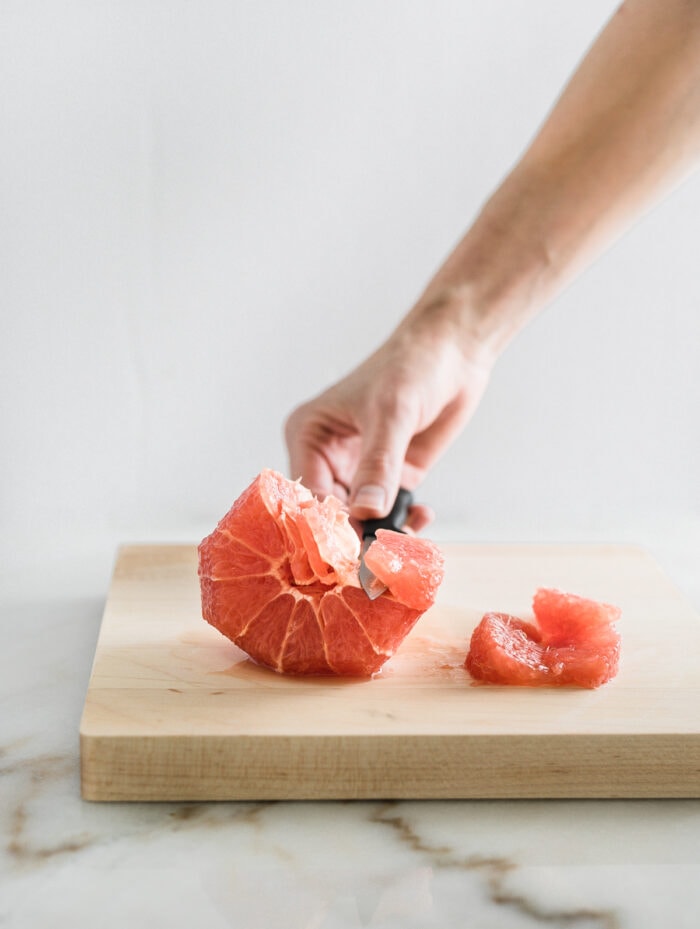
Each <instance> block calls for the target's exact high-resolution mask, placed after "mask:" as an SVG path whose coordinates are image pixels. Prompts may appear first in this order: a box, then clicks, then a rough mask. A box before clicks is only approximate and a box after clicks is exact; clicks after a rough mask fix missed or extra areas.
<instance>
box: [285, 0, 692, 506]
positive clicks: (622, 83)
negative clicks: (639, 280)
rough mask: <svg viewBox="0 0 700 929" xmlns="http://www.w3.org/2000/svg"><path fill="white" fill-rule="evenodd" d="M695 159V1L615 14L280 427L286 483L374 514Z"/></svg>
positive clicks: (415, 474)
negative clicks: (421, 265) (436, 243)
mask: <svg viewBox="0 0 700 929" xmlns="http://www.w3.org/2000/svg"><path fill="white" fill-rule="evenodd" d="M699 156H700V0H629V2H626V3H624V4H622V6H621V7H620V8H619V9H618V11H617V12H616V13H615V15H614V16H613V18H612V19H611V21H610V22H609V23H608V25H607V26H606V28H605V29H604V30H603V32H602V33H601V35H600V36H599V37H598V39H597V40H596V42H595V43H594V44H593V46H592V47H591V49H590V51H589V52H588V54H587V55H586V57H585V58H584V60H583V61H582V63H581V65H580V66H579V68H578V69H577V71H576V72H575V74H574V76H573V77H572V79H571V81H570V82H569V84H568V86H567V87H566V88H565V90H564V92H563V94H562V96H561V97H560V99H559V100H558V101H557V103H556V105H555V107H554V109H553V110H552V112H551V113H550V115H549V116H548V117H547V119H546V121H545V123H544V125H543V126H542V128H541V129H540V131H539V132H538V134H537V135H536V137H535V139H534V140H533V142H532V144H531V145H530V146H529V147H528V149H527V150H526V152H525V153H524V155H523V156H522V158H521V159H520V160H519V162H518V163H517V164H516V165H515V167H514V168H513V170H512V171H511V172H510V174H509V175H508V176H507V177H506V179H505V180H504V182H503V183H502V184H501V185H500V187H499V188H498V189H497V190H496V191H495V193H494V194H493V195H492V197H491V198H490V199H489V200H488V202H487V203H486V205H485V206H484V208H483V210H482V211H481V213H480V215H479V216H478V217H477V219H476V221H475V223H474V224H473V225H472V227H471V228H470V229H469V230H468V232H467V233H466V235H465V236H464V238H463V239H462V240H461V242H459V244H458V245H457V247H456V249H455V250H454V251H453V253H452V254H451V255H450V256H449V258H448V259H447V261H446V262H445V264H444V265H443V266H442V267H441V268H440V270H439V271H438V273H437V274H436V275H435V277H434V278H433V280H432V281H431V282H430V283H429V285H428V287H427V288H426V290H425V292H424V293H423V295H422V296H421V298H420V299H419V300H418V302H417V303H416V305H415V306H414V308H413V309H412V310H411V312H410V313H409V314H408V315H407V316H406V317H405V318H404V319H403V320H402V322H401V323H400V324H399V326H398V327H397V329H396V330H395V331H394V333H393V334H392V335H391V336H390V337H389V339H388V340H387V341H386V342H385V343H384V344H383V345H382V346H380V348H379V349H378V350H377V351H376V352H375V353H374V354H373V355H372V356H371V357H370V358H369V359H367V361H365V362H364V363H363V364H362V365H360V366H359V368H357V369H356V370H355V371H353V372H352V373H351V374H350V375H348V377H347V378H344V379H343V380H342V381H340V382H339V383H338V384H335V385H333V387H331V388H329V389H328V390H327V391H324V392H323V393H322V394H321V395H320V396H319V397H317V398H315V399H314V400H312V401H310V403H307V404H304V405H302V406H301V407H299V408H298V409H297V410H295V411H294V413H292V415H291V416H290V418H289V420H288V422H287V429H286V435H287V443H288V447H289V453H290V466H291V471H292V473H293V475H294V476H302V478H303V479H304V480H305V482H306V483H307V484H308V485H309V486H310V487H311V488H312V489H313V490H314V491H316V492H317V493H320V494H325V493H329V492H335V493H338V494H339V495H340V496H341V497H342V496H345V497H346V498H347V499H348V500H349V502H350V504H351V512H352V514H353V515H354V516H356V517H357V518H366V517H368V516H373V515H379V514H380V513H383V512H386V511H387V510H388V508H389V507H390V505H391V502H392V499H393V496H394V495H395V493H396V489H397V488H398V486H399V483H403V484H405V485H407V486H409V487H413V486H415V485H417V484H418V483H419V482H420V480H421V478H422V477H423V476H424V475H425V473H426V471H427V470H428V469H429V468H430V466H431V465H432V464H433V463H434V461H435V460H436V459H437V458H438V457H439V456H440V455H441V454H442V452H443V451H444V450H445V448H446V447H447V446H448V445H449V443H450V442H451V441H452V440H453V439H454V438H455V436H456V435H457V434H458V432H459V431H460V430H461V429H462V428H463V426H464V424H465V423H466V422H467V420H468V419H469V416H470V415H471V414H472V413H473V411H474V410H475V408H476V406H477V404H478V402H479V399H480V397H481V395H482V393H483V390H484V389H485V387H486V384H487V382H488V377H489V374H490V371H491V368H492V367H493V364H494V363H495V361H496V359H497V358H498V356H499V354H500V353H501V352H502V350H503V349H504V348H505V346H506V345H507V344H508V342H509V341H510V340H511V339H512V338H513V337H514V336H515V335H516V334H517V332H518V331H520V329H521V328H522V327H523V326H524V325H525V324H526V323H527V321H528V320H529V319H531V318H532V316H534V315H535V314H536V313H538V312H539V311H540V310H541V309H542V308H543V307H544V306H546V305H547V303H549V302H550V301H551V300H552V299H553V298H554V297H555V296H556V295H557V294H558V293H559V292H560V291H561V290H562V289H563V288H564V287H565V286H566V285H567V284H568V283H569V282H570V281H571V280H572V279H573V278H574V277H575V276H576V274H577V273H579V272H580V271H581V270H582V269H583V268H585V267H586V266H587V265H588V264H590V262H591V261H592V260H594V258H595V257H596V256H597V255H598V254H599V253H600V252H601V251H603V250H604V249H605V248H606V247H607V246H609V245H610V244H611V243H612V242H613V241H614V240H615V239H616V238H617V237H618V236H619V235H621V234H622V233H623V232H624V231H625V230H626V229H627V228H628V227H629V226H630V225H631V224H632V223H633V222H634V221H635V220H637V219H638V218H639V217H640V216H641V215H642V214H643V213H644V212H645V211H646V210H647V209H648V208H649V207H651V206H652V205H653V204H654V203H656V202H657V201H658V200H659V199H660V198H661V197H662V196H663V195H664V194H665V193H666V192H667V191H668V190H669V189H670V188H672V187H673V186H674V185H675V184H676V183H678V182H679V181H680V180H681V179H682V178H683V177H684V176H685V175H686V174H687V173H688V172H689V171H690V170H691V169H692V168H693V167H694V165H695V164H696V163H697V160H698V157H699ZM366 486H370V487H373V488H375V489H376V490H377V492H378V495H377V499H376V503H375V505H372V504H371V503H370V499H371V498H370V497H366V498H365V499H366V501H367V502H366V503H363V495H362V493H361V488H363V487H366ZM425 518H427V514H425V513H422V514H421V513H420V512H419V513H418V515H417V523H420V522H421V521H424V520H425Z"/></svg>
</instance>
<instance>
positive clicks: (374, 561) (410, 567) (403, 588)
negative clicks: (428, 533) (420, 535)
mask: <svg viewBox="0 0 700 929" xmlns="http://www.w3.org/2000/svg"><path fill="white" fill-rule="evenodd" d="M365 564H366V565H367V567H368V568H369V569H370V571H371V572H372V574H374V576H375V577H376V578H377V580H379V581H381V583H382V584H385V585H386V586H387V587H388V588H389V589H390V590H391V592H392V593H393V594H394V596H395V597H396V598H397V599H398V600H400V601H401V602H402V603H405V604H406V606H411V607H413V608H414V609H416V610H421V611H424V610H427V609H428V607H429V606H432V604H433V603H434V602H435V596H436V594H437V591H438V587H439V586H440V583H441V581H442V577H443V570H444V565H445V560H444V558H443V556H442V552H441V551H440V549H439V548H438V547H437V545H434V544H433V543H432V542H428V541H427V540H425V539H417V538H416V537H415V536H413V535H404V534H403V533H401V532H392V531H391V530H390V529H378V530H377V538H376V541H375V542H373V543H372V544H371V545H370V547H369V548H368V550H367V553H366V555H365Z"/></svg>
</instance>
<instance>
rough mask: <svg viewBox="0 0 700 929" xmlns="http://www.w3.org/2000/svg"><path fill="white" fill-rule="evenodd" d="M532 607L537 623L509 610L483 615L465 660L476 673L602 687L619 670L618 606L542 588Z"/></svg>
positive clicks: (484, 677)
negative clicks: (522, 618) (517, 615)
mask: <svg viewBox="0 0 700 929" xmlns="http://www.w3.org/2000/svg"><path fill="white" fill-rule="evenodd" d="M533 612H534V614H535V618H536V620H537V625H536V626H535V625H533V624H532V623H529V622H525V621H523V620H521V619H518V618H517V617H515V616H510V615H508V614H505V613H487V614H486V615H485V616H484V617H483V618H482V619H481V622H480V623H479V625H478V626H477V627H476V629H475V630H474V632H473V633H472V637H471V641H470V643H469V651H468V653H467V657H466V660H465V662H464V664H465V667H466V669H467V671H469V673H470V674H471V675H472V677H474V678H475V679H476V680H479V681H487V682H489V683H492V684H515V685H521V686H528V687H538V686H543V685H548V684H555V685H565V684H573V685H576V686H579V687H600V686H601V684H605V683H607V682H608V681H609V680H611V679H612V678H613V677H614V676H615V674H616V673H617V669H618V664H619V657H620V636H619V634H618V632H617V631H616V629H615V627H614V625H613V624H614V622H615V621H616V620H617V619H619V617H620V610H619V608H618V607H616V606H612V605H611V604H609V603H599V602H598V601H596V600H589V599H586V598H585V597H579V596H577V595H576V594H567V593H564V592H563V591H560V590H554V589H551V588H541V589H540V590H538V591H537V593H536V594H535V597H534V599H533Z"/></svg>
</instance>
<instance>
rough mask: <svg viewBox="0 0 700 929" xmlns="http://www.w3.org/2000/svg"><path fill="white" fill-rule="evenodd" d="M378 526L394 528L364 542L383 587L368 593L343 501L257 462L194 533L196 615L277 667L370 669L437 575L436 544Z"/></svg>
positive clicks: (416, 612) (398, 636)
mask: <svg viewBox="0 0 700 929" xmlns="http://www.w3.org/2000/svg"><path fill="white" fill-rule="evenodd" d="M380 533H382V534H384V533H383V531H382V530H380ZM385 534H386V535H388V536H392V537H395V538H393V539H391V538H390V539H384V538H379V539H378V541H377V542H375V543H374V544H373V545H372V547H371V549H370V550H374V549H375V548H376V552H375V555H376V559H375V561H376V564H377V566H378V568H379V572H382V575H381V576H382V580H383V582H384V583H385V584H387V587H388V590H387V592H385V593H384V594H383V595H382V596H380V597H378V598H377V599H376V600H373V601H372V600H369V598H368V597H367V595H366V594H365V592H364V591H363V590H362V588H361V587H360V582H359V578H358V570H359V560H358V559H359V553H360V540H359V538H358V536H357V534H356V533H355V531H354V529H353V528H352V526H351V525H350V521H349V518H348V514H347V511H346V509H345V508H344V507H343V505H342V504H341V502H340V501H339V500H337V499H336V498H334V497H327V498H326V499H325V500H323V501H319V500H317V499H315V498H314V497H313V496H312V494H311V493H310V491H309V490H307V488H305V487H303V486H302V485H301V484H300V483H299V482H298V481H289V480H287V479H286V478H284V477H283V476H282V475H281V474H278V473H277V472H275V471H270V470H266V471H262V472H261V473H260V474H259V475H258V476H257V477H256V478H255V480H254V481H253V482H252V483H251V484H250V486H249V487H247V488H246V490H244V491H243V493H242V494H241V495H240V497H239V498H238V499H237V500H236V501H235V503H234V504H233V506H232V507H231V509H230V510H229V511H228V513H226V515H225V516H224V517H223V518H222V519H221V520H220V522H219V524H218V525H217V527H216V528H215V529H214V531H213V532H212V533H211V534H210V535H209V536H207V537H206V538H205V539H204V540H203V541H202V542H201V543H200V546H199V578H200V586H201V594H202V615H203V617H204V619H205V620H206V621H207V622H209V623H211V624H212V625H213V626H215V627H216V628H217V629H218V630H219V631H220V632H222V633H223V634H224V635H226V636H227V637H228V638H230V639H231V640H232V641H234V642H235V643H236V645H238V646H239V647H240V648H242V649H243V650H244V651H246V652H247V653H248V654H249V655H250V657H251V658H253V659H254V660H255V661H257V662H259V663H260V664H263V665H266V666H267V667H269V668H272V669H274V670H275V671H279V672H282V673H288V674H328V673H334V674H342V675H353V676H363V677H366V676H369V675H372V674H374V673H375V672H376V671H378V670H379V669H380V668H381V666H382V665H383V664H384V662H385V661H386V660H387V659H388V658H389V657H390V656H391V655H392V654H393V652H394V651H395V650H396V649H397V648H398V646H399V645H400V644H401V642H402V641H403V639H404V638H405V637H406V635H408V633H409V632H410V631H411V629H412V627H413V626H414V624H415V623H416V621H417V620H418V618H419V617H420V616H421V615H422V613H423V612H425V610H426V609H428V607H429V606H431V605H432V603H433V602H434V599H435V594H436V593H437V589H438V587H439V585H440V582H441V581H442V576H443V562H442V555H441V553H440V552H439V550H438V549H437V547H436V546H435V545H433V544H432V543H430V542H427V541H425V540H422V539H417V538H415V537H409V536H403V535H402V534H400V533H395V532H389V533H385ZM396 540H399V541H398V542H397V541H396ZM390 559H393V561H391V563H390ZM397 559H398V563H397ZM371 570H375V569H374V568H372V569H371ZM375 573H378V572H375Z"/></svg>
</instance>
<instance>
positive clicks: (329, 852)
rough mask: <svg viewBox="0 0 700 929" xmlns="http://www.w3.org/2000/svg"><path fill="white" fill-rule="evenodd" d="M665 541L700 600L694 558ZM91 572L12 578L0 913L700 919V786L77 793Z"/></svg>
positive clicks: (609, 925)
mask: <svg viewBox="0 0 700 929" xmlns="http://www.w3.org/2000/svg"><path fill="white" fill-rule="evenodd" d="M662 554H663V555H664V557H663V558H661V561H662V565H663V566H664V567H665V568H666V569H667V571H669V573H670V574H671V576H672V578H673V579H674V580H676V582H677V583H678V585H679V586H680V587H681V588H682V589H683V590H684V591H685V592H686V593H687V594H688V595H689V596H690V598H691V600H693V602H694V604H695V606H696V608H698V609H700V591H698V587H697V584H698V578H697V563H698V559H697V557H692V558H691V557H688V547H687V545H684V546H681V547H680V548H679V550H678V555H677V557H675V558H674V553H673V551H672V550H671V549H668V550H667V551H665V552H662ZM696 555H697V550H696ZM108 567H109V564H108V563H107V576H108ZM88 569H90V570H92V574H91V575H90V582H89V583H85V579H84V570H85V565H84V564H83V573H82V574H81V573H80V572H78V571H77V570H75V569H74V570H73V571H72V572H71V571H70V570H68V571H66V572H64V573H63V574H62V581H61V583H60V584H55V583H51V578H50V577H49V578H45V579H44V580H43V581H42V582H37V581H36V580H35V579H34V580H32V581H30V575H29V573H27V574H26V575H25V576H21V572H20V574H19V575H18V570H17V569H16V565H13V566H12V570H11V571H10V569H9V568H8V566H7V564H6V565H5V568H4V571H5V573H4V575H2V577H3V597H2V603H1V604H0V605H1V607H2V614H1V622H2V628H3V630H4V632H5V637H4V638H5V650H4V653H3V655H2V674H1V675H0V701H1V703H0V705H1V711H0V785H1V790H0V793H1V796H2V802H1V803H0V823H1V825H0V830H1V832H2V847H1V848H0V926H2V927H8V929H25V927H27V929H44V927H63V926H66V927H72V929H75V927H81V926H95V925H98V926H100V927H101V929H111V927H115V929H116V927H119V929H123V926H124V925H125V924H127V925H129V926H131V927H136V929H140V927H142V926H143V927H146V926H148V927H151V926H160V925H167V926H168V927H169V929H179V927H183V929H184V927H187V929H190V927H191V926H192V925H197V926H203V927H211V929H219V927H221V929H223V927H241V929H248V927H250V929H257V927H260V929H262V927H265V929H272V927H278V926H279V927H284V929H355V927H373V929H393V927H402V929H412V927H440V929H448V927H453V926H454V927H475V929H530V927H534V926H539V925H541V926H550V927H552V926H554V927H574V926H575V927H577V929H593V927H596V929H598V927H599V929H658V927H662V926H664V927H665V926H673V927H674V929H685V927H688V929H691V927H693V929H694V927H696V926H697V925H698V915H697V914H698V910H699V909H700V800H698V801H696V800H663V801H650V800H646V801H637V800H626V801H591V800H589V801H522V800H521V801H453V802H443V801H428V802H425V801H424V802H405V801H404V802H324V803H311V802H303V803H194V804H188V803H177V804H171V803H168V804H160V803H159V804H138V803H137V804H93V803H86V802H83V801H82V800H81V799H80V793H79V770H78V766H79V750H78V723H79V719H80V714H81V710H82V704H83V699H84V695H85V689H86V686H87V681H88V676H89V672H90V665H91V661H92V656H93V654H94V648H95V643H96V639H97V633H98V629H99V623H100V618H101V613H102V608H103V601H104V592H102V593H100V591H101V590H102V591H104V590H105V589H106V577H105V563H104V561H100V562H99V566H98V562H97V561H94V563H93V564H92V566H91V565H90V564H88ZM27 570H28V569H27ZM27 590H29V591H31V593H30V594H29V595H27V593H26V592H27Z"/></svg>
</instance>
